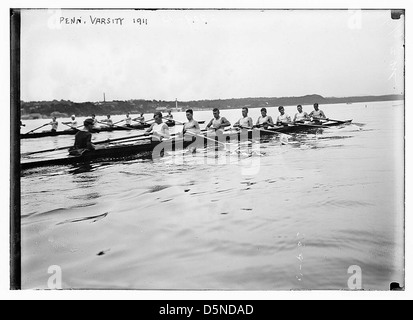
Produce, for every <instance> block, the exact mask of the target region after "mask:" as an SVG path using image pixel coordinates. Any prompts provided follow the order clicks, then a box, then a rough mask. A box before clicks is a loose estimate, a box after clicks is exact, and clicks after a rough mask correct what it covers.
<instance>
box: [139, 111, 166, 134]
mask: <svg viewBox="0 0 413 320" xmlns="http://www.w3.org/2000/svg"><path fill="white" fill-rule="evenodd" d="M153 118H154V120H155V123H154V124H153V125H151V127H150V128H149V129H148V130H147V131H146V133H145V135H147V136H150V135H152V139H153V140H154V141H163V140H167V139H169V138H170V137H171V134H170V132H169V127H168V126H167V125H166V124H165V123H163V121H162V119H163V117H162V113H161V112H156V113H155V114H154V116H153Z"/></svg>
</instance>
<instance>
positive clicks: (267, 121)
mask: <svg viewBox="0 0 413 320" xmlns="http://www.w3.org/2000/svg"><path fill="white" fill-rule="evenodd" d="M269 126H274V120H273V119H272V117H271V116H269V115H267V109H266V108H262V109H261V117H259V118H258V121H257V125H256V127H258V128H262V127H263V128H265V129H268V127H269Z"/></svg>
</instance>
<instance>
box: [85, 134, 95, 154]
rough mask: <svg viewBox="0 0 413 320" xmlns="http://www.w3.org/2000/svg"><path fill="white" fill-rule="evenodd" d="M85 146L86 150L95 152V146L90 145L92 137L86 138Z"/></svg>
mask: <svg viewBox="0 0 413 320" xmlns="http://www.w3.org/2000/svg"><path fill="white" fill-rule="evenodd" d="M86 146H87V149H88V150H95V145H94V144H93V143H92V135H91V134H90V135H89V136H88V137H87V141H86Z"/></svg>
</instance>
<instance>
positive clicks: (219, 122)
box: [207, 108, 231, 134]
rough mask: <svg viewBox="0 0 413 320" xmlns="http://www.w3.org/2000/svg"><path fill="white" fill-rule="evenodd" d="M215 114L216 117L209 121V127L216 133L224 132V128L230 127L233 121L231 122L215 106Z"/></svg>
mask: <svg viewBox="0 0 413 320" xmlns="http://www.w3.org/2000/svg"><path fill="white" fill-rule="evenodd" d="M213 114H214V119H212V120H211V121H210V122H209V123H208V125H207V128H208V129H212V130H214V131H215V133H216V134H222V133H224V129H225V128H226V127H230V126H231V122H229V121H228V120H227V119H226V118H225V117H221V116H220V111H219V109H218V108H215V109H214V110H213ZM211 127H212V128H211Z"/></svg>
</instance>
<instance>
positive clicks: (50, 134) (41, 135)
mask: <svg viewBox="0 0 413 320" xmlns="http://www.w3.org/2000/svg"><path fill="white" fill-rule="evenodd" d="M166 124H167V125H168V127H174V126H175V122H174V121H169V122H166ZM150 126H151V125H150V124H147V123H145V124H136V125H132V126H130V127H126V126H123V127H121V126H116V127H103V128H99V129H95V130H94V133H99V132H113V131H130V130H144V129H147V128H149V127H150ZM77 132H79V130H78V129H72V130H70V129H69V130H65V131H56V132H52V131H45V132H37V133H26V134H20V139H36V138H46V137H57V136H71V135H75V134H76V133H77Z"/></svg>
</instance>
